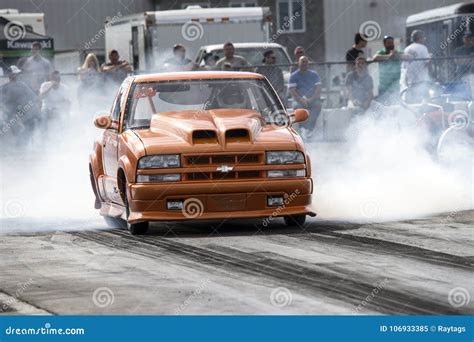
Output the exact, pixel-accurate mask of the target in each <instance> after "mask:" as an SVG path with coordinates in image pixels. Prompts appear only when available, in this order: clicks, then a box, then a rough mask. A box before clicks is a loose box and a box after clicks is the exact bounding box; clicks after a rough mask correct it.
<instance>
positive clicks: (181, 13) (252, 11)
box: [148, 6, 269, 24]
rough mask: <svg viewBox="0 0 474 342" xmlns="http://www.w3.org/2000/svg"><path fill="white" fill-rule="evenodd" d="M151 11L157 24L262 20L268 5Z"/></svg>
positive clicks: (266, 12)
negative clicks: (191, 21)
mask: <svg viewBox="0 0 474 342" xmlns="http://www.w3.org/2000/svg"><path fill="white" fill-rule="evenodd" d="M148 13H150V12H148ZM153 13H154V16H155V20H156V22H157V23H158V24H166V23H185V22H188V21H190V20H193V21H210V20H218V21H222V20H228V21H255V20H262V19H264V18H265V17H266V16H267V15H269V9H268V7H235V8H233V7H223V8H196V7H194V6H191V7H188V8H185V9H180V10H169V11H156V12H153Z"/></svg>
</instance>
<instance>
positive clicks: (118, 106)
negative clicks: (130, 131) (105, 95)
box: [112, 89, 122, 121]
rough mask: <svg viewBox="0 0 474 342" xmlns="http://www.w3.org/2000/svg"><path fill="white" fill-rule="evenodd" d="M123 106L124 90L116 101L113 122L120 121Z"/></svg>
mask: <svg viewBox="0 0 474 342" xmlns="http://www.w3.org/2000/svg"><path fill="white" fill-rule="evenodd" d="M121 104H122V89H120V93H119V94H118V95H117V98H116V99H115V103H114V109H113V110H112V120H116V121H118V120H119V118H120V111H121Z"/></svg>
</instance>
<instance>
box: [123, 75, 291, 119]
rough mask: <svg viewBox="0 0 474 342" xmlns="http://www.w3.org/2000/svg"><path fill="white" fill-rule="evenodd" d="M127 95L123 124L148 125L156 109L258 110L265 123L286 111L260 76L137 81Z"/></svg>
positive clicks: (178, 111)
mask: <svg viewBox="0 0 474 342" xmlns="http://www.w3.org/2000/svg"><path fill="white" fill-rule="evenodd" d="M130 96H131V105H130V107H129V108H130V110H129V111H128V114H127V117H126V118H125V125H126V126H125V128H146V127H149V126H150V121H151V118H152V116H153V115H155V114H160V113H167V114H168V115H173V113H175V112H176V115H178V114H179V113H180V112H181V113H182V112H183V111H191V112H193V111H200V112H201V111H207V110H216V109H247V110H255V111H256V112H258V113H260V114H261V116H262V119H263V120H264V121H265V122H266V123H269V124H270V123H278V122H275V121H281V119H282V113H286V112H285V111H284V109H283V107H282V105H281V102H280V101H279V99H278V97H277V95H276V94H275V92H274V91H273V89H272V88H271V87H270V86H269V85H268V84H267V82H265V81H264V80H261V79H235V78H234V79H201V80H186V81H167V82H147V83H137V84H136V85H135V86H134V88H133V90H132V92H131V95H130ZM284 115H285V116H286V114H284Z"/></svg>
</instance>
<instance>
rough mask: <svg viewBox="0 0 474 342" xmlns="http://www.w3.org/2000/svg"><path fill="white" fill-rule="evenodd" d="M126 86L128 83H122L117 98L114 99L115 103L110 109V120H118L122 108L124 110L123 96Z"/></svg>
mask: <svg viewBox="0 0 474 342" xmlns="http://www.w3.org/2000/svg"><path fill="white" fill-rule="evenodd" d="M128 86H129V83H128V82H126V81H124V82H123V83H122V85H121V86H120V89H119V91H118V94H117V97H116V98H115V102H114V104H113V107H112V120H114V121H119V120H120V113H121V112H122V108H124V106H125V103H126V101H125V100H126V99H125V98H124V96H123V94H124V93H125V91H126V89H127V88H128Z"/></svg>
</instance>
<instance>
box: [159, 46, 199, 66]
mask: <svg viewBox="0 0 474 342" xmlns="http://www.w3.org/2000/svg"><path fill="white" fill-rule="evenodd" d="M195 66H196V65H195V64H194V63H193V62H192V61H191V60H190V59H189V58H186V48H185V47H184V45H181V44H176V45H175V46H173V57H171V58H168V59H167V60H166V61H165V69H166V70H169V71H191V70H193V69H195Z"/></svg>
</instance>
